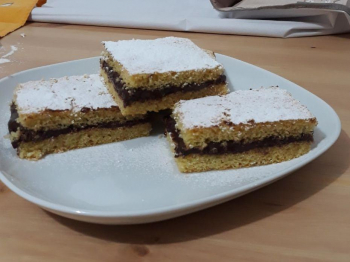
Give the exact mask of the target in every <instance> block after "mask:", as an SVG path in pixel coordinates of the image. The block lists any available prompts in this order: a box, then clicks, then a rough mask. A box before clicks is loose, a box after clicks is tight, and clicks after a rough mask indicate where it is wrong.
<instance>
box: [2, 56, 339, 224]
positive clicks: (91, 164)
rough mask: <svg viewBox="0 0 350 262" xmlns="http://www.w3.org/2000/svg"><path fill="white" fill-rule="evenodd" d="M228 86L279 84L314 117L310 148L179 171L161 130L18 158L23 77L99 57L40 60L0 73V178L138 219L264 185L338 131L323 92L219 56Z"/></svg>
mask: <svg viewBox="0 0 350 262" xmlns="http://www.w3.org/2000/svg"><path fill="white" fill-rule="evenodd" d="M217 59H218V61H219V62H221V63H222V64H223V65H224V67H225V68H226V75H227V77H228V81H229V83H230V88H231V90H239V89H249V88H257V87H260V86H271V85H278V86H280V87H281V88H284V89H287V90H288V91H290V92H291V93H292V94H293V95H294V97H296V98H297V99H299V100H300V101H301V102H302V103H303V104H305V105H307V107H308V108H309V110H311V112H312V113H313V114H314V115H315V116H316V117H317V119H318V121H319V124H318V127H317V129H316V131H315V143H314V145H313V146H312V150H311V151H310V152H309V153H308V154H307V155H304V156H302V157H300V158H298V159H294V160H292V161H288V162H284V163H280V164H274V165H268V166H261V167H254V168H244V169H239V170H227V171H213V172H206V173H194V174H187V175H186V174H181V173H180V172H179V171H178V170H177V167H176V165H175V162H174V160H173V157H172V154H171V152H170V149H169V146H168V144H167V142H166V140H165V138H164V137H160V135H161V134H162V130H159V129H158V130H155V131H154V132H153V135H152V136H151V137H145V138H138V139H134V140H130V141H125V142H119V143H113V144H108V145H102V146H96V147H92V148H85V149H79V150H74V151H70V152H66V153H62V154H55V155H49V156H47V157H45V158H44V159H43V160H40V161H37V162H31V161H27V160H21V159H19V158H18V157H17V156H16V152H15V150H13V149H12V148H11V145H10V142H9V141H8V140H7V139H3V138H2V137H3V136H4V135H6V134H7V121H8V119H9V116H10V112H9V103H10V101H11V98H12V94H13V90H14V88H15V86H16V85H17V84H18V83H21V82H26V81H29V80H38V79H41V78H46V79H47V78H50V77H62V76H66V75H79V74H89V73H96V72H98V70H99V62H98V60H99V58H98V57H94V58H89V59H83V60H77V61H72V62H66V63H61V64H56V65H51V66H45V67H40V68H36V69H31V70H27V71H24V72H20V73H17V74H14V75H12V76H9V77H6V78H4V79H2V80H0V136H1V139H0V171H1V172H0V179H1V180H2V181H3V182H4V183H5V184H6V186H8V187H9V188H10V189H11V190H13V191H14V192H15V193H17V194H18V195H20V196H21V197H23V198H25V199H27V200H28V201H30V202H32V203H35V204H37V205H39V206H41V207H42V208H44V209H46V210H49V211H51V212H53V213H56V214H59V215H62V216H65V217H69V218H73V219H77V220H82V221H88V222H95V223H103V224H134V223H146V222H152V221H159V220H164V219H169V218H172V217H177V216H180V215H184V214H188V213H191V212H194V211H197V210H201V209H204V208H207V207H210V206H213V205H217V204H219V203H222V202H224V201H227V200H230V199H233V198H235V197H238V196H240V195H243V194H246V193H248V192H250V191H252V190H255V189H257V188H260V187H262V186H265V185H267V184H269V183H271V182H273V181H276V180H277V179H280V178H281V177H283V176H285V175H287V174H288V173H290V172H292V171H294V170H296V169H298V168H300V167H302V166H304V165H305V164H307V163H309V162H310V161H312V160H313V159H315V158H316V157H318V156H319V155H321V154H322V153H323V152H325V151H326V150H327V149H328V148H329V147H330V146H331V145H332V144H333V143H334V142H335V141H336V139H337V138H338V136H339V134H340V130H341V125H340V121H339V118H338V116H337V114H336V113H335V112H334V110H333V109H332V108H331V107H330V106H329V105H327V104H326V103H325V102H324V101H322V100H321V99H320V98H318V97H316V96H315V95H313V94H311V93H310V92H308V91H306V90H305V89H303V88H301V87H300V86H297V85H296V84H294V83H291V82H289V81H287V80H286V79H283V78H281V77H279V76H277V75H274V74H272V73H270V72H267V71H265V70H263V69H260V68H258V67H255V66H253V65H250V64H247V63H244V62H242V61H239V60H236V59H233V58H230V57H227V56H223V55H217Z"/></svg>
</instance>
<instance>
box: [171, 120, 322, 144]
mask: <svg viewBox="0 0 350 262" xmlns="http://www.w3.org/2000/svg"><path fill="white" fill-rule="evenodd" d="M173 117H174V119H175V120H176V121H177V122H176V127H177V129H178V130H180V136H181V138H182V139H183V140H184V142H185V144H186V146H187V147H188V148H192V147H199V148H204V147H206V146H207V142H220V141H232V140H233V141H244V142H245V143H250V142H252V141H259V140H263V139H264V138H266V137H271V136H274V137H279V138H282V139H283V138H286V137H289V136H294V137H297V136H299V135H300V134H312V133H313V130H314V128H315V126H316V124H317V121H316V119H312V120H307V119H306V120H304V119H300V120H284V121H276V122H273V123H254V122H251V123H247V124H239V125H230V124H228V123H221V124H220V125H217V126H212V127H207V128H193V129H186V128H183V126H182V123H181V120H180V119H181V118H179V117H178V116H177V115H176V114H175V115H173Z"/></svg>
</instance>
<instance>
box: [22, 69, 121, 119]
mask: <svg viewBox="0 0 350 262" xmlns="http://www.w3.org/2000/svg"><path fill="white" fill-rule="evenodd" d="M15 95H16V103H17V106H18V112H19V113H20V114H32V113H40V112H42V111H44V110H46V109H49V110H72V111H73V112H78V111H80V110H81V109H82V108H91V109H98V108H110V107H112V106H115V107H116V106H117V104H116V103H115V102H114V100H113V98H112V96H111V95H110V94H109V92H108V90H107V87H106V86H105V85H104V83H103V80H102V79H101V77H100V76H99V75H97V74H93V75H84V76H69V77H62V78H58V79H54V78H52V79H50V80H47V81H45V80H41V81H30V82H27V83H23V84H20V85H19V86H18V87H17V88H16V91H15Z"/></svg>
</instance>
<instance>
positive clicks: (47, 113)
mask: <svg viewBox="0 0 350 262" xmlns="http://www.w3.org/2000/svg"><path fill="white" fill-rule="evenodd" d="M143 117H144V116H132V117H131V116H123V115H122V113H121V112H120V110H119V108H118V107H110V108H99V109H96V110H84V111H83V112H72V111H70V110H62V111H57V110H56V111H54V110H44V111H42V112H40V113H33V114H21V113H19V117H18V119H17V122H18V123H19V124H21V125H22V126H23V127H25V128H28V129H32V130H35V131H37V130H50V129H61V128H65V127H67V126H70V125H73V124H74V125H76V126H80V125H83V126H86V125H95V124H98V123H105V122H112V121H113V122H114V121H117V122H120V123H124V122H126V121H128V120H133V119H141V118H143Z"/></svg>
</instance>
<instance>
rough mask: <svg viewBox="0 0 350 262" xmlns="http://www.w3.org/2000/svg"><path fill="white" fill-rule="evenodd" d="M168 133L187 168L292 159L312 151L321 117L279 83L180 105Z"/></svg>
mask: <svg viewBox="0 0 350 262" xmlns="http://www.w3.org/2000/svg"><path fill="white" fill-rule="evenodd" d="M165 122H166V134H167V138H168V140H169V142H170V144H171V147H172V150H173V151H174V154H175V160H176V162H177V165H178V168H179V170H180V171H181V172H186V173H187V172H201V171H207V170H219V169H229V168H240V167H250V166H256V165H266V164H272V163H278V162H282V161H287V160H290V159H293V158H296V157H299V156H301V155H303V154H306V153H307V152H309V150H310V145H311V144H312V142H313V130H314V128H315V126H316V125H317V120H316V118H315V117H314V116H313V115H312V114H311V113H310V112H309V110H308V109H307V108H306V107H305V106H303V105H302V104H301V103H300V102H298V101H297V100H295V99H294V98H293V97H292V96H291V94H290V93H288V92H287V91H286V90H283V89H279V88H278V87H270V88H260V89H254V90H240V91H236V92H232V93H230V94H228V95H225V96H211V97H205V98H199V99H194V100H189V101H180V102H178V103H177V104H176V105H175V108H174V111H173V114H172V115H171V116H170V117H168V118H166V120H165Z"/></svg>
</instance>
